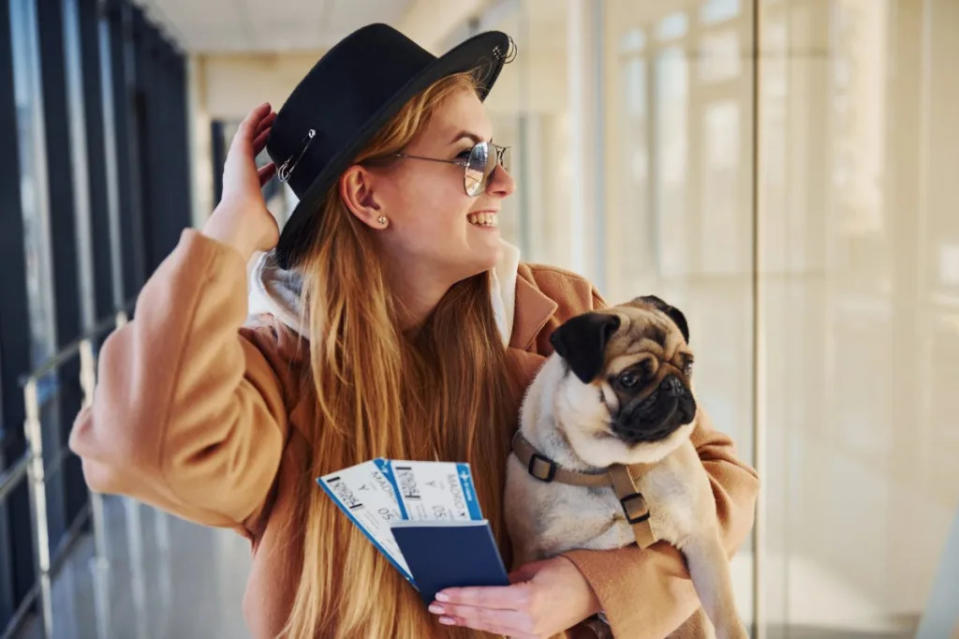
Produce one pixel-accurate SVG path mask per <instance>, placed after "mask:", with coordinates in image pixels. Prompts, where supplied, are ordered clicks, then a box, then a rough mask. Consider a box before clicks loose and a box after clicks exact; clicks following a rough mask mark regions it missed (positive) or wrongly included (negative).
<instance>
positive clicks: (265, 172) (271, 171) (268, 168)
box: [257, 162, 276, 188]
mask: <svg viewBox="0 0 959 639" xmlns="http://www.w3.org/2000/svg"><path fill="white" fill-rule="evenodd" d="M257 173H259V175H260V188H263V185H265V184H266V183H267V182H269V181H270V178H272V177H273V176H274V175H275V174H276V164H274V163H273V162H270V163H269V164H264V165H263V166H262V167H260V169H259V170H258V171H257Z"/></svg>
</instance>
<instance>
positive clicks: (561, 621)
mask: <svg viewBox="0 0 959 639" xmlns="http://www.w3.org/2000/svg"><path fill="white" fill-rule="evenodd" d="M509 579H510V584H511V585H509V586H476V587H469V588H446V589H444V590H441V591H440V592H438V593H436V601H434V602H433V603H432V604H430V612H432V613H434V614H437V615H439V616H440V623H445V624H447V625H457V626H466V627H468V628H474V629H476V630H485V631H487V632H492V633H497V634H501V635H508V636H510V637H521V638H524V639H525V638H528V637H530V638H531V637H535V638H537V639H539V638H541V637H550V636H552V635H554V634H556V633H558V632H562V631H564V630H566V629H568V628H571V627H573V626H575V625H576V624H577V623H579V622H580V621H582V620H583V619H585V618H587V617H589V616H590V615H592V614H594V613H596V612H598V611H599V609H600V605H599V600H598V599H597V598H596V594H595V593H594V592H593V589H592V588H590V586H589V583H588V582H587V581H586V579H585V578H584V577H583V575H582V573H580V572H579V570H578V569H577V568H576V566H575V565H573V562H571V561H570V560H569V559H566V558H565V557H562V556H559V557H553V558H551V559H544V560H542V561H534V562H531V563H528V564H525V565H523V566H520V567H519V568H517V569H516V570H514V571H513V572H511V573H510V575H509ZM444 596H445V597H446V600H443V597H444Z"/></svg>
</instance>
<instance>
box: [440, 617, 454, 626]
mask: <svg viewBox="0 0 959 639" xmlns="http://www.w3.org/2000/svg"><path fill="white" fill-rule="evenodd" d="M440 623H442V624H446V625H447V626H453V625H455V624H456V620H455V619H453V618H452V617H440Z"/></svg>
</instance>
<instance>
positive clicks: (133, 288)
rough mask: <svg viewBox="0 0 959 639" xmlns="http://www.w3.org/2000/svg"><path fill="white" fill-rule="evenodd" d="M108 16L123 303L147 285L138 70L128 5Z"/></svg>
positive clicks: (115, 7) (111, 8) (115, 8)
mask: <svg viewBox="0 0 959 639" xmlns="http://www.w3.org/2000/svg"><path fill="white" fill-rule="evenodd" d="M108 15H109V20H110V51H111V58H112V65H113V109H114V116H115V118H116V122H115V132H116V154H117V181H118V189H119V209H120V219H119V223H120V251H121V262H122V264H123V299H124V300H128V299H132V298H133V297H135V296H136V294H137V292H139V290H140V287H141V286H142V285H143V282H144V281H145V275H144V274H145V266H144V264H145V262H144V252H145V251H144V237H143V228H142V226H143V220H142V205H141V204H142V200H141V198H142V192H141V189H140V170H139V167H140V162H139V160H138V158H139V151H138V139H137V134H136V132H137V129H136V119H135V115H134V99H133V79H134V73H135V71H136V69H135V66H134V50H133V39H132V32H131V9H130V7H129V5H127V4H126V3H123V2H118V1H117V2H111V3H109V7H108Z"/></svg>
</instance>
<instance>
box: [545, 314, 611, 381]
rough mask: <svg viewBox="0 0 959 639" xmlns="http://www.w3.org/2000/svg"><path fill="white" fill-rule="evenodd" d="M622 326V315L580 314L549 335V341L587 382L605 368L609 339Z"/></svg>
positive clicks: (580, 377) (581, 378)
mask: <svg viewBox="0 0 959 639" xmlns="http://www.w3.org/2000/svg"><path fill="white" fill-rule="evenodd" d="M617 329H619V317H618V316H616V315H608V314H606V313H584V314H582V315H577V316H576V317H573V318H571V319H569V320H567V321H566V322H565V323H563V324H562V325H561V326H560V327H559V328H557V329H556V330H555V331H553V334H552V335H550V336H549V343H550V344H552V345H553V348H554V349H555V350H556V352H557V353H559V355H560V357H562V358H563V359H565V360H566V362H567V363H568V364H569V367H570V368H571V369H572V370H573V372H574V373H576V377H578V378H579V379H580V380H581V381H582V382H583V383H584V384H588V383H590V382H591V381H593V380H594V379H596V376H597V375H599V373H600V371H601V370H602V368H603V361H604V356H605V353H606V342H607V341H609V338H610V337H612V335H613V333H615V332H616V330H617Z"/></svg>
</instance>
